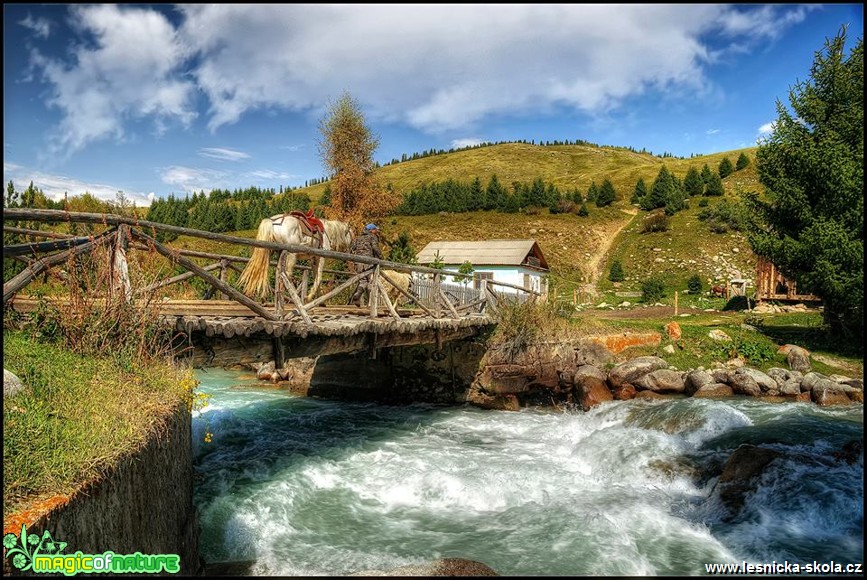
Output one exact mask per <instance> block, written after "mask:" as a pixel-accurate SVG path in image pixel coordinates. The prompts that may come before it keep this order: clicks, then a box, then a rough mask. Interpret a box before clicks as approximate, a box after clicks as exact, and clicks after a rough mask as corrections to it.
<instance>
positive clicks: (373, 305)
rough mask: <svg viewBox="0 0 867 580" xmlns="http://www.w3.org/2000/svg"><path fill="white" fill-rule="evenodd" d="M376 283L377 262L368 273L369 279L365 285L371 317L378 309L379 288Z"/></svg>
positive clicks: (373, 316)
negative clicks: (367, 290)
mask: <svg viewBox="0 0 867 580" xmlns="http://www.w3.org/2000/svg"><path fill="white" fill-rule="evenodd" d="M377 284H379V264H377V265H376V266H374V267H373V271H372V272H371V273H370V281H369V282H368V283H367V287H368V289H369V290H370V291H369V292H368V294H369V296H370V317H371V318H376V314H377V311H378V310H379V288H378V287H377Z"/></svg>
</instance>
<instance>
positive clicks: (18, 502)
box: [3, 329, 196, 519]
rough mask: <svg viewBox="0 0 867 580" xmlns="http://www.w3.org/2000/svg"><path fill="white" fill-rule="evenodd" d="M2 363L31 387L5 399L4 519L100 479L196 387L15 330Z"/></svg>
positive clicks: (184, 376) (166, 368)
mask: <svg viewBox="0 0 867 580" xmlns="http://www.w3.org/2000/svg"><path fill="white" fill-rule="evenodd" d="M3 366H4V368H6V369H7V370H9V371H11V372H13V373H15V375H17V376H18V378H20V379H21V381H22V382H23V383H24V385H26V388H25V390H24V391H22V392H20V393H19V394H18V395H17V396H15V397H14V398H13V399H11V400H7V399H6V398H4V400H3V517H4V519H6V518H7V517H8V516H9V515H10V514H12V513H15V512H16V511H18V510H21V509H25V508H27V506H28V505H30V504H32V503H33V502H35V501H38V500H42V499H46V498H48V497H51V496H54V495H58V494H60V495H65V494H69V493H72V492H73V491H75V490H76V489H77V488H78V487H80V486H81V485H83V484H85V483H87V482H88V481H90V480H92V479H94V478H95V477H97V476H98V475H99V474H100V473H101V472H102V471H103V470H105V469H106V468H108V467H109V466H111V465H112V464H113V463H114V462H115V461H117V459H118V458H120V457H121V456H123V455H125V454H128V453H130V452H132V451H134V450H135V449H136V448H138V447H139V446H141V445H142V444H143V443H144V442H145V441H146V439H147V437H148V435H150V434H151V433H153V432H154V431H156V430H159V429H161V427H162V426H163V421H162V420H163V419H165V418H166V416H167V414H168V413H169V412H170V411H171V410H172V409H174V408H176V406H177V405H178V404H179V403H180V402H182V401H186V402H188V403H189V402H190V401H191V400H192V398H191V396H192V389H193V388H194V387H195V385H196V382H195V380H194V379H193V377H192V375H191V374H189V373H188V372H185V371H182V370H180V369H177V368H175V367H172V366H170V365H168V364H155V365H154V366H151V367H149V368H141V367H133V368H119V367H118V365H117V364H116V363H115V362H114V360H113V359H110V358H95V357H86V356H80V355H76V354H73V353H72V352H70V351H69V350H67V349H64V348H60V347H57V346H53V345H50V344H45V343H41V342H37V341H35V340H34V339H32V338H31V337H30V336H29V334H28V333H25V332H23V331H11V330H9V329H4V334H3Z"/></svg>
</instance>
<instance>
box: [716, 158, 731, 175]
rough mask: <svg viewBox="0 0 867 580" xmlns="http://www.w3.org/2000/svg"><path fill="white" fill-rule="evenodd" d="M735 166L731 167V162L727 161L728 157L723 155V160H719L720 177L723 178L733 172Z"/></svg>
mask: <svg viewBox="0 0 867 580" xmlns="http://www.w3.org/2000/svg"><path fill="white" fill-rule="evenodd" d="M734 171H735V168H734V167H732V162H731V161H729V158H728V157H723V160H722V161H720V162H719V176H720V178H722V179H725V178H726V177H728V176H729V175H731V174H732V173H734Z"/></svg>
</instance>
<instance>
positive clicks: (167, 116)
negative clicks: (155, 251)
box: [3, 4, 863, 206]
mask: <svg viewBox="0 0 867 580" xmlns="http://www.w3.org/2000/svg"><path fill="white" fill-rule="evenodd" d="M3 13H4V14H3V16H4V18H3V59H4V62H3V65H4V66H3V81H4V82H3V117H4V118H3V121H4V122H3V180H4V184H6V183H8V182H9V181H13V183H14V184H15V188H16V189H17V190H19V191H20V190H23V189H25V188H26V187H27V185H28V184H29V183H30V182H31V181H33V183H34V184H35V185H36V186H38V187H40V188H42V190H43V191H44V192H45V193H46V194H47V195H49V196H50V197H53V198H55V199H60V198H62V196H63V193H64V192H68V193H69V195H70V196H72V195H79V194H81V193H83V192H85V191H88V192H90V193H92V194H94V195H96V196H98V197H100V198H102V199H114V198H115V195H116V193H117V191H118V190H122V191H123V192H124V193H125V195H126V196H127V197H130V198H132V199H134V200H135V201H136V203H137V204H138V205H140V206H145V205H148V204H149V203H150V200H151V199H153V198H154V197H155V196H156V197H165V196H167V195H168V194H170V193H174V194H175V195H176V196H183V195H185V194H187V193H192V192H194V191H201V190H204V191H209V190H211V189H213V188H228V189H235V188H246V187H249V186H257V187H273V188H275V189H279V187H280V186H281V185H282V186H284V187H287V186H302V185H304V183H305V181H307V180H309V179H314V178H321V177H323V176H324V175H325V173H326V171H325V168H324V165H323V163H322V160H321V157H320V154H319V149H318V146H317V143H318V141H319V139H320V138H321V133H320V131H319V122H320V121H321V120H322V118H323V117H324V115H325V114H326V112H327V110H328V106H329V105H330V104H331V103H333V102H334V101H335V100H337V99H338V98H339V97H340V96H341V95H342V94H344V93H349V94H350V95H351V96H352V97H353V98H354V99H355V100H356V101H357V102H358V104H359V105H360V107H361V110H362V112H363V114H364V116H365V119H366V121H367V123H368V126H369V127H370V129H371V130H372V132H373V133H374V135H376V136H378V137H379V139H380V141H379V147H378V149H377V151H376V155H375V158H376V160H377V161H379V162H380V163H383V164H384V163H387V162H389V161H390V160H391V159H393V158H398V159H399V158H400V157H401V155H402V154H404V153H406V154H408V155H410V154H412V153H414V152H422V151H425V150H429V149H432V148H434V149H450V148H452V147H462V146H465V145H471V144H475V143H480V142H498V141H513V140H523V139H526V140H528V141H529V140H535V141H536V142H537V143H538V142H539V141H553V140H566V139H568V140H575V139H584V140H586V141H590V142H593V143H598V144H600V145H621V146H631V147H634V148H636V149H639V150H640V149H641V148H646V149H647V150H649V151H652V152H654V153H656V154H662V153H663V152H669V153H672V154H674V155H678V156H687V157H688V156H689V155H691V154H693V153H696V154H698V153H715V152H720V151H729V150H732V149H739V148H743V147H751V146H754V145H755V144H756V140H757V139H759V138H761V137H762V135H766V134H767V132H768V131H769V130H770V126H771V123H772V122H773V121H774V120H775V119H776V117H777V114H776V108H775V103H776V100H778V99H779V100H781V101H782V102H783V103H784V104H786V105H788V92H789V89H790V88H791V87H792V86H793V85H794V84H795V83H796V82H798V81H804V80H808V79H809V74H810V67H811V65H812V64H813V60H814V57H815V53H816V52H817V51H819V50H822V48H823V47H824V43H825V40H826V39H827V38H830V37H833V36H835V35H836V34H837V33H838V31H839V30H840V27H841V26H842V25H844V24H845V25H848V34H847V38H848V40H847V48H851V47H852V46H854V44H855V41H856V39H857V38H860V37H862V36H863V5H862V4H810V5H806V4H805V5H798V4H765V5H763V4H691V5H690V4H655V5H638V4H622V5H613V4H604V5H602V4H600V5H591V4H544V5H530V4H525V5H521V4H470V5H442V4H398V5H384V4H370V5H361V4H351V5H350V4H342V5H329V4H260V5H247V4H210V5H208V4H193V5H168V4H159V5H147V4H135V5H132V4H129V5H121V4H93V5H84V4H74V5H73V4H45V5H39V4H4V5H3ZM4 189H5V186H4Z"/></svg>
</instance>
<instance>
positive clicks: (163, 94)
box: [31, 4, 196, 156]
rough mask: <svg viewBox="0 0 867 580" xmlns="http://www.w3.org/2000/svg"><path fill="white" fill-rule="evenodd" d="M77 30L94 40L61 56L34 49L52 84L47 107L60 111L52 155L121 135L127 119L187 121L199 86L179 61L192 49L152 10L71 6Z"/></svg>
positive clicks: (161, 123)
mask: <svg viewBox="0 0 867 580" xmlns="http://www.w3.org/2000/svg"><path fill="white" fill-rule="evenodd" d="M70 10H71V15H72V20H73V23H74V25H75V26H76V27H77V29H78V30H79V31H80V32H81V33H82V34H83V35H85V36H86V37H88V38H90V39H92V42H82V43H80V44H77V45H75V46H74V48H73V49H72V51H71V55H72V59H71V61H70V62H68V63H67V62H61V61H58V60H56V59H52V58H49V57H46V56H43V55H42V54H41V53H40V52H38V51H34V52H33V53H32V56H31V63H32V65H33V66H34V67H35V68H36V69H38V70H40V71H41V72H42V76H43V77H44V80H45V81H46V82H47V83H48V84H49V85H50V87H51V97H50V98H49V100H48V104H49V105H50V106H53V107H56V108H57V109H59V110H60V111H61V113H62V121H61V122H60V126H59V128H58V130H57V132H56V133H55V134H56V137H55V138H54V139H53V140H52V143H51V145H52V146H51V150H50V152H49V154H50V155H66V156H68V155H70V154H71V153H73V152H75V151H77V150H79V149H81V148H82V147H84V146H86V145H87V144H89V143H91V142H93V141H95V140H98V139H104V138H122V137H124V135H125V133H126V129H125V123H126V122H127V121H130V120H137V119H143V118H144V119H152V120H153V121H154V125H153V126H154V129H155V130H156V131H157V132H159V131H163V130H165V127H166V126H167V123H169V122H172V121H177V122H179V123H181V124H182V125H188V124H189V123H190V122H191V121H192V120H193V119H194V118H195V116H196V113H195V111H194V109H193V106H192V104H191V98H192V96H193V91H194V89H195V86H194V85H193V83H192V82H191V81H190V80H189V79H187V78H185V77H184V76H183V75H182V74H180V73H182V72H183V71H180V70H179V69H178V67H179V65H180V64H181V63H183V62H184V61H185V59H186V58H187V56H188V52H187V50H186V49H185V48H184V46H183V44H182V43H181V42H180V41H179V39H178V38H177V33H176V31H175V30H174V28H173V26H172V25H171V24H170V23H169V21H168V20H167V19H166V18H165V16H163V15H162V14H160V13H158V12H155V11H153V10H149V9H142V8H131V7H124V6H118V5H111V4H100V5H86V6H72V7H71V8H70Z"/></svg>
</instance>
